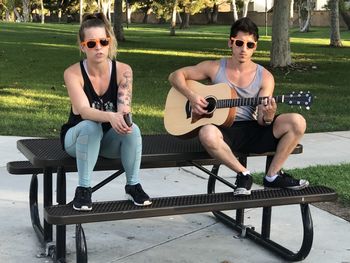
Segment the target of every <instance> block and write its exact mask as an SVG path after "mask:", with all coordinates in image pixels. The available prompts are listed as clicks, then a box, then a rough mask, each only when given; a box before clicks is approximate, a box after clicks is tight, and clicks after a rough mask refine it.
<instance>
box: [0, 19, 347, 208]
mask: <svg viewBox="0 0 350 263" xmlns="http://www.w3.org/2000/svg"><path fill="white" fill-rule="evenodd" d="M77 30H78V25H72V24H45V25H41V24H34V23H27V24H26V23H1V22H0V119H1V122H0V134H1V135H16V136H44V137H57V136H58V134H59V131H60V127H61V125H62V124H63V123H64V122H65V121H66V120H67V117H68V112H69V107H70V105H69V99H68V97H67V92H66V88H65V86H64V83H63V71H64V69H65V68H67V67H68V66H69V65H70V64H72V63H75V62H77V61H79V60H80V59H81V58H82V57H81V56H80V53H79V50H78V48H77V45H76V32H77ZM228 32H229V26H192V27H191V28H190V29H188V30H177V31H176V36H175V37H170V36H169V28H168V25H134V24H132V25H130V27H129V28H128V29H126V28H125V34H126V38H127V41H126V42H125V43H119V47H118V59H119V60H120V61H123V62H126V63H128V64H130V65H131V66H132V68H133V70H134V96H133V119H134V121H135V122H137V123H138V125H139V126H140V127H141V130H142V133H143V134H150V133H160V132H164V131H165V130H164V127H163V110H164V103H165V98H166V95H167V92H168V90H169V88H170V86H169V83H168V81H167V78H168V75H169V73H171V72H172V71H174V70H175V69H177V68H179V67H183V66H186V65H193V64H196V63H198V62H200V61H202V60H205V59H218V58H220V57H222V56H229V55H230V50H229V49H228V48H227V37H228ZM264 33H265V29H264V28H261V34H262V36H261V38H260V41H259V46H258V50H257V52H256V54H255V57H254V60H255V61H256V62H257V63H260V64H262V65H264V66H266V67H268V65H269V59H270V58H269V54H270V48H271V37H270V36H263V35H264ZM269 35H271V28H269ZM290 36H291V50H292V59H293V62H294V63H295V64H296V67H295V69H294V70H290V71H286V70H280V69H276V70H271V71H272V72H273V74H274V76H275V80H276V92H275V93H276V95H278V94H285V93H288V92H291V91H299V90H304V91H311V92H312V93H313V95H314V96H316V99H315V100H314V104H313V106H312V108H311V110H309V111H306V110H305V109H299V108H297V107H294V108H290V107H289V106H286V105H281V106H280V107H279V112H290V111H294V112H300V113H301V114H302V115H303V116H304V117H305V118H306V120H307V123H308V128H307V132H325V131H338V130H349V129H350V114H349V107H348V101H349V99H350V92H349V83H350V74H349V72H350V68H349V65H350V31H341V37H342V41H343V45H344V47H343V48H339V49H335V48H330V47H328V44H329V29H328V28H312V31H311V32H309V33H299V32H298V31H297V29H292V30H291V32H290ZM292 172H293V174H296V175H297V176H300V177H303V178H307V179H309V180H310V181H311V183H312V184H323V185H328V186H330V187H332V188H335V189H336V190H337V192H338V193H339V195H340V198H341V200H343V201H344V202H345V203H347V204H350V197H349V193H348V191H347V189H349V186H350V178H349V174H350V165H349V164H344V165H340V166H320V167H310V168H307V169H302V170H299V169H296V170H293V171H292ZM260 178H261V176H260Z"/></svg>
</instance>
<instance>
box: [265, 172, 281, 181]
mask: <svg viewBox="0 0 350 263" xmlns="http://www.w3.org/2000/svg"><path fill="white" fill-rule="evenodd" d="M277 176H278V174H275V175H274V176H267V175H265V179H266V180H267V181H268V182H270V183H271V182H273V181H274V180H275V179H276V178H277Z"/></svg>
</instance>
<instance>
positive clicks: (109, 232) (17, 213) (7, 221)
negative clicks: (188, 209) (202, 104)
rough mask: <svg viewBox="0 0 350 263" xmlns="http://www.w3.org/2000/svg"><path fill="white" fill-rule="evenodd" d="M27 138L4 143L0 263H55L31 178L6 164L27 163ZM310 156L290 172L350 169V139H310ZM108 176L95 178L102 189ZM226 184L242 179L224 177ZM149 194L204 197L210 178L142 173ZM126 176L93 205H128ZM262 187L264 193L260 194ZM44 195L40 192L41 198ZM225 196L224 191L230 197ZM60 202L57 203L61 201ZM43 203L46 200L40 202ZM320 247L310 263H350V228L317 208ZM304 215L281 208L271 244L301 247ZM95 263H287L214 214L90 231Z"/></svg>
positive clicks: (256, 216)
mask: <svg viewBox="0 0 350 263" xmlns="http://www.w3.org/2000/svg"><path fill="white" fill-rule="evenodd" d="M18 139H21V138H19V137H8V136H0V147H1V148H0V149H1V151H0V173H1V184H0V222H1V224H0V262H6V263H12V262H15V263H17V262H26V263H34V262H35V263H37V262H38V263H39V262H40V263H42V262H51V260H50V259H48V258H40V254H41V253H42V252H43V250H42V249H41V248H40V246H39V243H38V241H37V239H36V236H35V234H34V231H33V229H32V226H31V222H30V218H29V205H28V188H29V182H30V176H25V175H24V176H13V175H9V174H8V172H7V170H6V163H7V162H9V161H14V160H24V159H25V158H24V156H23V155H22V154H21V153H20V152H19V151H18V150H17V149H16V141H17V140H18ZM302 144H303V145H304V153H303V154H302V155H294V156H291V157H290V158H289V160H288V161H287V163H286V165H285V168H287V169H288V168H295V167H306V166H310V165H317V164H322V165H324V164H336V163H342V162H347V163H349V162H350V131H346V132H330V133H315V134H306V135H305V136H304V138H303V140H302ZM248 167H249V169H250V170H251V171H262V170H263V168H264V160H262V158H259V157H256V158H250V159H248ZM107 174H108V173H106V172H98V173H95V174H94V178H93V183H97V182H98V181H99V180H101V179H102V178H104V177H105V176H106V175H107ZM220 175H221V176H223V177H226V178H230V177H232V180H233V181H234V174H232V172H230V171H229V170H228V169H227V168H225V167H223V168H222V169H220ZM141 180H142V185H143V187H144V189H145V190H146V191H147V192H148V193H149V194H150V195H151V196H152V197H157V196H169V195H179V194H194V193H204V192H205V191H206V183H207V176H206V175H205V174H203V173H202V172H201V171H199V170H198V169H196V168H192V167H186V168H171V169H164V168H163V169H145V170H142V171H141ZM76 184H77V175H76V173H72V174H69V175H68V176H67V189H68V190H67V200H70V199H72V198H73V195H74V189H75V186H76ZM124 184H125V179H124V176H121V177H120V178H117V179H116V180H115V181H113V182H111V183H110V184H108V185H107V186H105V187H104V188H102V189H101V191H98V192H96V193H94V195H93V199H94V201H96V200H111V199H123V198H124V190H123V189H124ZM255 187H257V186H255ZM41 189H42V187H40V188H39V190H41ZM223 190H224V189H223ZM54 201H55V200H54ZM39 202H41V200H39ZM311 212H312V217H313V223H314V243H313V247H312V250H311V252H310V254H309V256H308V257H307V258H306V259H305V260H304V261H303V262H308V263H316V262H317V263H350V239H349V235H350V223H349V222H347V221H345V220H343V219H341V218H338V217H336V216H333V215H331V214H329V213H328V212H325V211H323V210H320V209H318V208H316V207H314V206H311ZM260 219H261V209H248V210H246V217H245V222H246V224H249V225H254V226H255V227H256V229H260V225H261V223H260ZM300 222H301V218H300V208H299V206H298V205H296V206H283V207H275V208H273V216H272V231H271V239H272V240H276V241H278V242H280V243H281V244H283V245H284V246H286V247H288V248H289V249H291V250H294V251H297V250H298V249H299V247H300V245H301V236H302V233H301V231H302V229H300V227H299V226H300ZM84 230H85V234H86V237H87V246H88V251H89V254H88V256H89V262H103V263H104V262H123V263H126V262H127V263H139V262H152V263H153V262H155V263H158V262H159V263H160V262H162V263H163V262H190V263H192V262H193V263H197V262H204V263H206V262H208V263H216V262H217V263H222V262H226V263H240V262H241V263H247V262H248V263H249V262H252V263H253V262H254V263H256V262H259V263H260V262H266V263H267V262H269V263H275V262H276V263H277V262H284V261H283V260H281V258H279V257H277V256H275V255H274V254H271V253H270V252H268V251H266V250H265V249H263V248H261V247H260V246H257V245H255V244H254V243H253V242H251V241H250V240H248V239H240V238H237V233H236V232H234V231H232V230H230V229H228V228H227V227H226V226H224V225H223V224H221V223H219V222H217V221H216V219H215V218H214V217H213V216H212V214H211V213H201V214H189V215H181V216H165V217H156V218H147V219H134V220H124V221H114V222H103V223H94V224H85V225H84ZM74 234H75V233H74V226H68V227H67V250H68V255H67V259H68V262H75V240H74Z"/></svg>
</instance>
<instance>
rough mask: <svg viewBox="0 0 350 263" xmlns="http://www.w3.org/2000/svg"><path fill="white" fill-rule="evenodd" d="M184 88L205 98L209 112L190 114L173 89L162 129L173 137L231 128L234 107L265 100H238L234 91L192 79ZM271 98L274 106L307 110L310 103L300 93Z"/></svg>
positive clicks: (185, 101) (307, 95) (188, 106)
mask: <svg viewBox="0 0 350 263" xmlns="http://www.w3.org/2000/svg"><path fill="white" fill-rule="evenodd" d="M187 85H188V87H189V88H190V89H192V90H193V91H194V92H196V93H198V94H200V95H201V96H203V97H204V98H205V99H206V101H207V102H208V106H207V108H206V109H207V111H208V113H206V114H204V115H197V114H193V113H192V110H191V104H190V102H189V100H188V99H187V98H186V97H185V96H184V95H182V94H181V93H180V92H179V91H178V90H176V89H175V88H174V87H172V88H171V89H170V91H169V93H168V96H167V99H166V103H165V111H164V127H165V129H166V130H167V132H168V133H170V134H172V135H174V136H180V137H185V138H187V137H192V136H194V135H195V134H196V132H197V131H198V129H199V128H200V127H201V126H203V125H206V124H214V125H217V126H224V127H230V126H231V125H232V124H233V122H234V119H235V115H236V107H239V106H257V105H259V104H261V103H262V101H263V100H264V99H265V98H266V97H254V98H238V96H237V93H236V91H235V90H234V89H232V88H230V87H229V86H228V85H227V84H225V83H219V84H215V85H204V84H202V83H200V82H197V81H194V80H188V81H187ZM273 98H274V99H275V101H276V103H285V104H287V105H298V106H304V107H306V109H309V108H310V106H311V104H312V101H313V98H312V95H311V94H310V92H302V91H300V92H298V93H295V92H293V93H291V94H288V95H279V96H275V97H273Z"/></svg>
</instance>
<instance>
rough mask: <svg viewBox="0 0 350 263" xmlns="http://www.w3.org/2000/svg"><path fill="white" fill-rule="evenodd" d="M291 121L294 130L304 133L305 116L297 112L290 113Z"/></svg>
mask: <svg viewBox="0 0 350 263" xmlns="http://www.w3.org/2000/svg"><path fill="white" fill-rule="evenodd" d="M292 123H293V128H294V131H295V132H296V133H298V134H304V133H305V130H306V120H305V118H304V117H303V116H302V115H300V114H298V113H293V114H292Z"/></svg>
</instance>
